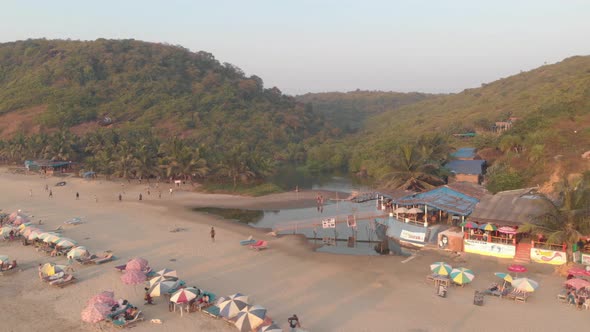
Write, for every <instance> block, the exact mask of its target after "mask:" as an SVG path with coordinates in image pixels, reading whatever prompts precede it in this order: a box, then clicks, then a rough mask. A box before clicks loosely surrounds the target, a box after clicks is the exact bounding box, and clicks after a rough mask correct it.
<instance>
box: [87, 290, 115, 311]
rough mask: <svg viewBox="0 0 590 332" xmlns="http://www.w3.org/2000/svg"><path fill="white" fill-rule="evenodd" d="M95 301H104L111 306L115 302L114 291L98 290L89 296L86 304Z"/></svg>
mask: <svg viewBox="0 0 590 332" xmlns="http://www.w3.org/2000/svg"><path fill="white" fill-rule="evenodd" d="M95 303H104V304H107V305H109V306H111V307H112V306H114V305H115V304H116V303H117V301H115V293H114V292H112V291H103V292H100V293H98V294H97V295H94V296H93V297H91V298H90V300H88V303H87V304H88V305H89V306H90V305H92V304H95Z"/></svg>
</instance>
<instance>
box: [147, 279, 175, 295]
mask: <svg viewBox="0 0 590 332" xmlns="http://www.w3.org/2000/svg"><path fill="white" fill-rule="evenodd" d="M176 287H178V281H172V280H164V281H161V282H159V283H157V284H154V285H152V286H151V288H150V290H149V292H150V295H151V296H161V295H163V294H168V293H169V292H170V290H172V289H174V288H176Z"/></svg>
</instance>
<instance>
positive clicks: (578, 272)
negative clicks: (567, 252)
mask: <svg viewBox="0 0 590 332" xmlns="http://www.w3.org/2000/svg"><path fill="white" fill-rule="evenodd" d="M567 274H571V275H574V276H585V277H587V276H589V275H590V273H588V271H586V270H584V269H581V268H579V267H572V268H571V269H569V270H567Z"/></svg>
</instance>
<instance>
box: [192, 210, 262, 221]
mask: <svg viewBox="0 0 590 332" xmlns="http://www.w3.org/2000/svg"><path fill="white" fill-rule="evenodd" d="M191 210H192V211H194V212H199V213H207V214H212V215H216V216H219V217H221V218H223V219H226V220H232V221H237V222H240V223H244V224H248V225H252V224H256V223H257V222H259V221H260V220H262V218H264V211H263V210H247V209H235V208H218V207H195V208H192V209H191Z"/></svg>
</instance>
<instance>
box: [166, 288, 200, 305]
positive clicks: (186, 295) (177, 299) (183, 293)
mask: <svg viewBox="0 0 590 332" xmlns="http://www.w3.org/2000/svg"><path fill="white" fill-rule="evenodd" d="M195 298H197V294H195V293H193V292H190V291H187V290H186V289H184V288H181V289H179V290H177V291H176V292H175V293H174V294H172V296H171V297H170V301H172V302H174V303H187V302H189V301H190V300H192V299H195Z"/></svg>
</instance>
